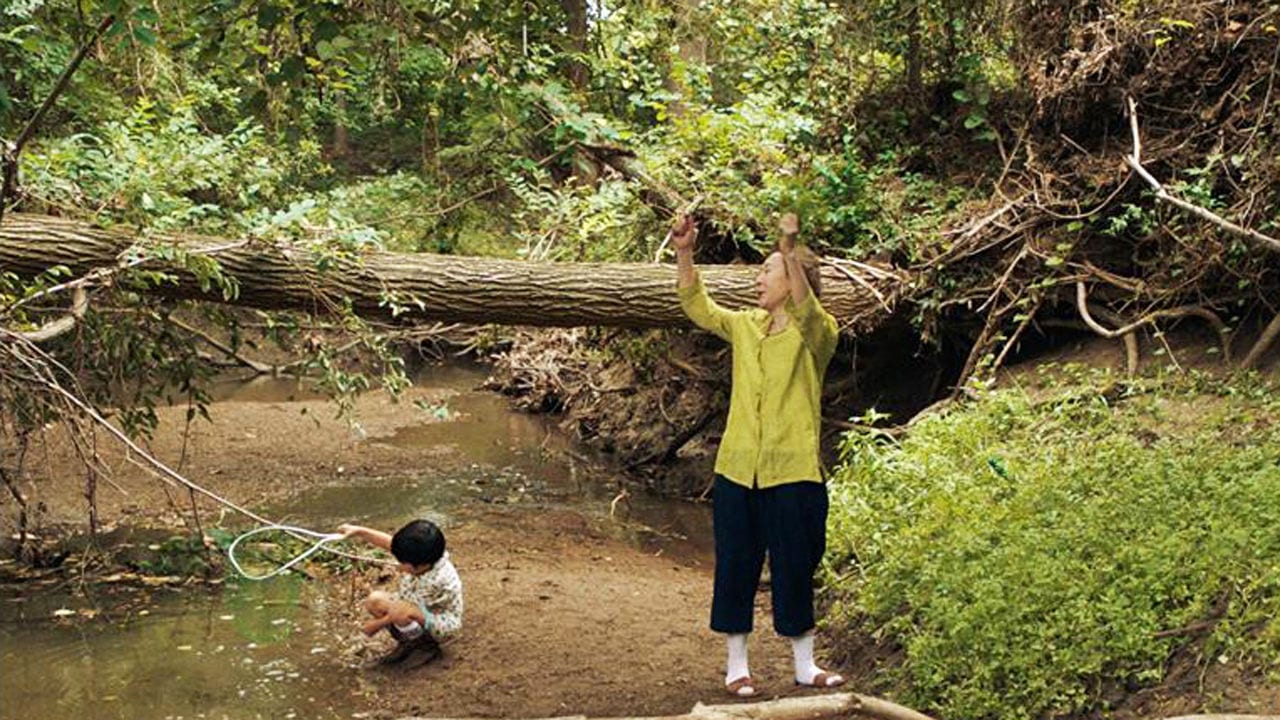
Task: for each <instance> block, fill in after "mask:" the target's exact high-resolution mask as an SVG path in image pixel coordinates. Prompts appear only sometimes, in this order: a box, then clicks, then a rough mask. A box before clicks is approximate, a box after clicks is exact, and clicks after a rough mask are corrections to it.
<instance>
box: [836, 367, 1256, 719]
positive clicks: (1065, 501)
mask: <svg viewBox="0 0 1280 720" xmlns="http://www.w3.org/2000/svg"><path fill="white" fill-rule="evenodd" d="M1081 380H1082V382H1083V384H1081V385H1079V386H1075V387H1071V388H1065V389H1060V392H1058V394H1056V395H1055V396H1054V397H1051V398H1049V399H1047V400H1037V399H1036V398H1035V397H1034V396H1033V395H1031V394H1029V393H1028V392H1026V391H1023V390H1020V389H1010V390H1001V391H995V392H990V393H989V394H986V395H985V396H983V397H982V398H981V399H980V400H978V401H976V402H974V403H972V404H971V405H968V406H966V407H964V408H960V409H956V410H953V411H950V412H945V413H940V414H938V415H935V416H933V417H930V418H928V419H926V420H924V421H922V422H921V423H919V424H918V425H917V426H916V427H915V428H914V429H913V431H912V432H911V434H910V436H909V437H907V438H906V439H904V440H902V441H901V442H893V441H889V440H887V439H885V438H884V437H883V436H876V435H869V434H850V435H848V436H847V437H846V438H845V440H844V443H843V448H842V453H843V463H842V465H841V466H840V468H839V470H838V471H837V472H836V474H835V480H834V482H833V503H832V507H833V512H832V519H831V523H832V533H831V537H832V549H833V554H832V556H831V558H832V560H831V564H830V566H829V567H828V575H827V577H828V580H829V582H831V583H832V584H833V585H834V597H835V602H834V608H833V613H832V615H831V623H832V625H833V629H834V630H835V631H836V632H837V633H838V634H840V635H843V636H845V637H846V638H851V637H852V636H853V635H854V634H862V633H867V634H870V635H871V636H872V637H874V638H876V639H878V640H879V641H882V642H886V643H889V644H891V645H895V646H900V647H901V648H902V649H903V650H904V652H905V662H904V663H903V665H902V666H901V668H900V669H898V670H897V671H896V676H895V679H896V681H897V682H899V683H901V685H902V687H903V688H904V691H905V693H906V695H907V696H908V697H909V702H911V703H912V704H914V705H916V706H920V707H922V708H927V709H928V710H930V711H936V712H937V713H938V714H939V715H942V716H944V717H949V718H1037V717H1044V716H1046V715H1053V714H1061V713H1072V712H1079V711H1083V710H1094V709H1098V708H1100V707H1102V706H1104V705H1105V702H1104V700H1103V699H1102V688H1105V687H1109V686H1115V685H1117V684H1119V685H1121V686H1125V687H1129V688H1132V687H1133V686H1135V685H1142V684H1150V683H1153V682H1155V681H1157V680H1159V679H1160V678H1161V676H1162V673H1163V663H1164V662H1165V660H1166V659H1167V658H1168V657H1169V655H1170V653H1171V651H1172V650H1173V649H1174V648H1175V647H1176V646H1178V645H1179V644H1182V643H1187V642H1192V640H1189V639H1188V637H1185V636H1181V635H1172V636H1170V635H1168V634H1166V635H1158V633H1160V631H1166V630H1175V629H1178V628H1184V627H1186V626H1188V625H1190V624H1192V623H1194V622H1197V621H1200V620H1203V619H1206V618H1211V619H1214V620H1219V622H1217V624H1216V625H1215V626H1214V630H1213V631H1212V633H1211V635H1210V636H1209V638H1208V640H1207V641H1206V642H1207V645H1208V646H1207V647H1206V648H1205V653H1204V656H1205V657H1209V658H1219V659H1220V660H1221V661H1224V662H1226V661H1230V660H1241V659H1242V658H1245V657H1251V658H1255V659H1256V658H1257V657H1262V658H1266V659H1270V660H1272V661H1274V660H1275V659H1276V658H1277V657H1280V641H1278V638H1277V630H1280V623H1277V621H1276V620H1275V618H1276V617H1277V611H1280V573H1278V572H1277V570H1280V566H1277V560H1276V558H1278V557H1280V536H1277V534H1276V533H1275V528H1276V527H1277V523H1278V522H1280V456H1278V454H1277V450H1276V448H1277V447H1280V444H1278V443H1280V426H1278V425H1277V424H1276V420H1275V418H1276V417H1277V411H1278V410H1280V397H1277V396H1276V395H1275V394H1274V391H1273V390H1272V389H1269V388H1264V387H1259V386H1257V385H1254V384H1251V383H1250V382H1247V381H1239V382H1237V383H1235V384H1229V383H1220V382H1215V381H1209V380H1206V379H1204V378H1192V379H1190V380H1180V381H1167V380H1148V381H1143V382H1136V383H1119V382H1116V381H1114V380H1112V379H1111V378H1109V377H1107V376H1105V375H1097V376H1083V377H1082V378H1081ZM1157 391H1158V392H1157ZM1219 614H1220V615H1219Z"/></svg>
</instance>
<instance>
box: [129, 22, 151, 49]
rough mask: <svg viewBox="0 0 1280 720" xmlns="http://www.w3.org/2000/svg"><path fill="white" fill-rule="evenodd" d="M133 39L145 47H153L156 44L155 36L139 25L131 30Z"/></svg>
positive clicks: (149, 30)
mask: <svg viewBox="0 0 1280 720" xmlns="http://www.w3.org/2000/svg"><path fill="white" fill-rule="evenodd" d="M133 39H134V40H137V41H138V42H140V43H142V44H143V45H146V46H147V47H155V44H156V34H155V33H154V32H152V31H151V29H150V28H146V27H143V26H141V25H138V26H137V27H135V28H134V29H133Z"/></svg>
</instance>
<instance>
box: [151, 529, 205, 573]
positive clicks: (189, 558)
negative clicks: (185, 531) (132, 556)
mask: <svg viewBox="0 0 1280 720" xmlns="http://www.w3.org/2000/svg"><path fill="white" fill-rule="evenodd" d="M211 552H212V551H211V550H210V549H208V548H206V547H205V545H204V538H202V537H201V536H200V535H196V534H193V535H178V536H174V537H170V538H167V539H165V540H164V541H162V542H160V543H156V544H155V545H152V546H150V547H148V554H146V555H144V556H143V557H140V558H137V559H136V560H134V561H133V562H132V564H133V566H134V567H136V568H137V569H138V570H141V571H142V572H145V573H147V574H149V575H160V576H169V575H174V576H180V577H189V576H199V575H206V574H209V572H210V570H211V568H210V562H209V560H210V553H211Z"/></svg>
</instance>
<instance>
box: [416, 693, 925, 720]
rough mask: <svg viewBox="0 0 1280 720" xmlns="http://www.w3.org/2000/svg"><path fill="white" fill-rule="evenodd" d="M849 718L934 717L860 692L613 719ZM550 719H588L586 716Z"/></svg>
mask: <svg viewBox="0 0 1280 720" xmlns="http://www.w3.org/2000/svg"><path fill="white" fill-rule="evenodd" d="M830 717H842V718H844V717H848V718H877V720H932V719H931V718H930V717H929V716H928V715H924V714H921V713H918V712H916V711H915V710H912V709H911V708H908V707H903V706H902V705H897V704H895V703H891V702H889V701H888V700H881V699H879V698H873V697H867V696H866V695H859V694H857V693H832V694H830V695H814V696H811V697H798V698H783V699H781V700H768V701H765V702H756V703H739V704H733V705H703V704H702V703H698V704H697V705H695V706H694V707H693V709H692V710H690V711H689V712H688V713H686V714H684V715H669V716H665V717H648V718H610V720H817V719H818V718H830ZM400 720H443V719H442V718H430V719H428V718H417V717H406V718H401V719H400ZM550 720H588V718H586V717H585V716H583V715H576V716H572V717H561V718H552V719H550Z"/></svg>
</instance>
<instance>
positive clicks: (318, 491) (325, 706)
mask: <svg viewBox="0 0 1280 720" xmlns="http://www.w3.org/2000/svg"><path fill="white" fill-rule="evenodd" d="M483 377H484V375H483V371H482V370H480V369H477V368H467V367H456V366H453V367H441V368H434V369H431V370H428V371H426V372H425V373H424V374H423V375H422V376H421V377H419V378H418V380H417V382H418V384H419V385H425V386H427V387H431V388H439V389H447V390H451V391H454V394H452V395H450V396H449V399H448V400H447V401H446V402H445V403H443V404H441V405H440V406H438V407H432V408H424V409H425V410H426V411H427V414H429V415H430V416H431V420H432V421H431V422H424V423H423V424H421V425H410V426H406V427H404V428H402V429H401V430H400V431H399V432H397V433H396V434H395V435H393V436H391V437H389V438H382V439H380V440H379V442H388V443H391V444H398V445H405V446H413V447H447V448H450V449H451V450H450V451H449V452H445V453H442V454H441V457H442V458H445V459H444V460H442V461H441V462H439V463H434V464H433V466H432V467H424V468H422V469H421V472H420V473H417V474H416V475H414V476H412V477H411V478H409V479H394V480H390V479H386V478H380V477H359V476H346V477H343V478H342V481H341V482H335V483H330V484H326V485H322V486H319V487H316V488H314V489H313V490H311V491H308V492H307V493H306V494H305V495H304V496H303V497H299V498H296V499H294V500H292V501H290V502H289V503H287V504H284V505H279V506H276V507H268V508H260V510H262V512H263V513H264V514H266V515H267V516H268V517H276V518H283V519H286V520H287V521H289V522H294V523H296V524H299V525H304V526H308V527H320V528H328V527H333V525H334V524H335V523H337V522H340V521H343V520H347V519H350V518H351V516H352V509H353V508H359V517H360V519H361V521H363V522H365V523H367V524H371V525H374V526H381V527H395V526H397V525H398V524H399V523H401V522H403V521H405V520H407V519H410V518H412V517H415V516H427V517H433V518H435V519H436V520H437V521H439V522H441V523H442V524H443V525H444V526H445V527H446V528H447V527H448V525H449V523H450V522H451V519H452V518H453V517H455V516H456V515H457V514H458V513H460V512H463V511H465V509H466V508H468V507H472V506H477V505H493V504H501V505H507V506H516V507H519V506H528V507H529V508H530V509H535V508H537V507H545V506H548V505H550V506H561V507H565V506H567V507H573V508H576V509H578V510H579V511H581V512H583V513H586V514H589V515H593V516H596V517H607V516H609V513H610V510H611V509H613V510H615V511H617V513H618V515H619V516H620V517H621V516H625V518H626V521H625V522H616V523H612V524H611V525H610V526H611V527H613V528H614V529H615V531H616V532H617V533H618V534H619V536H620V537H625V538H627V539H629V540H630V541H631V542H633V543H635V544H636V545H637V546H638V548H640V549H642V550H643V551H646V552H656V551H659V550H660V551H662V552H666V553H667V554H668V557H672V558H679V557H681V556H685V557H700V558H704V559H705V557H706V554H707V547H706V545H705V543H706V542H707V541H708V540H709V538H710V536H711V533H710V529H709V520H708V513H707V510H706V508H705V507H702V506H696V505H691V504H688V503H681V502H673V501H662V500H657V499H652V498H644V497H636V496H635V495H634V494H633V495H632V496H630V497H628V498H627V499H626V500H625V501H624V502H619V503H613V502H612V500H613V498H614V497H615V496H616V494H617V491H618V486H617V483H616V481H615V480H612V479H611V478H610V477H609V475H608V474H607V472H606V471H604V470H602V467H603V466H602V465H601V464H600V463H598V462H593V461H592V460H591V459H590V458H586V457H583V455H582V452H581V451H580V450H576V449H575V448H574V447H573V445H572V443H571V442H570V441H569V440H568V439H566V438H565V437H564V436H563V434H562V433H560V432H559V431H558V430H557V429H556V428H555V427H554V426H553V425H551V424H550V423H549V422H548V421H547V420H546V419H544V418H539V417H534V416H528V415H523V414H520V413H515V412H512V411H510V410H508V409H507V407H506V402H505V400H504V399H503V398H501V397H499V396H496V395H493V394H491V393H487V392H483V391H478V390H475V389H474V388H475V387H476V385H478V384H479V383H480V382H481V381H482V380H483ZM215 396H216V398H217V399H216V402H218V403H236V402H259V403H288V402H290V401H295V400H306V399H314V398H315V394H314V393H312V392H310V391H308V390H307V389H306V388H305V386H299V385H298V384H297V383H296V382H295V381H292V380H286V379H265V380H264V379H259V380H255V381H253V382H249V383H240V382H234V383H224V384H220V385H219V387H218V388H217V389H216V395H215ZM215 417H217V414H216V413H215ZM406 497H412V498H414V505H411V506H406V504H405V502H404V499H405V498H406ZM315 585H316V584H313V583H306V582H302V581H300V580H299V579H297V578H296V577H290V576H284V577H280V578H276V579H273V580H270V581H267V582H246V581H239V582H237V581H234V579H228V582H227V583H226V585H225V586H224V587H222V588H220V589H215V590H209V589H206V588H205V587H203V586H191V587H185V588H164V587H157V588H154V589H139V588H137V587H136V586H126V585H123V584H122V585H120V586H117V587H112V586H106V587H101V588H98V589H90V590H88V592H89V593H90V597H89V598H87V599H86V598H85V597H84V596H83V595H82V594H73V593H72V592H70V590H69V589H67V588H63V589H61V590H59V589H56V588H55V589H53V590H51V591H49V592H44V593H40V594H36V595H31V594H29V593H28V594H26V595H25V596H23V597H0V718H5V719H7V718H13V719H14V720H17V719H18V718H22V719H23V720H26V719H29V718H77V719H81V718H83V719H89V718H165V719H168V718H183V719H188V718H211V719H216V718H237V719H238V718H286V719H288V718H352V717H362V716H363V715H362V710H361V708H362V707H367V703H366V702H364V699H365V697H366V694H367V693H370V692H372V691H373V690H372V688H370V687H367V686H366V685H365V683H364V682H362V675H361V673H360V672H358V671H355V670H352V669H351V668H350V667H347V665H346V662H347V661H344V660H343V659H342V658H341V657H340V650H341V646H342V644H343V643H346V642H349V630H350V629H349V628H330V627H325V626H323V623H322V622H321V621H320V618H323V617H326V616H329V614H328V613H326V612H323V611H322V610H323V609H324V608H323V606H324V605H325V604H326V603H344V604H351V603H354V602H355V601H356V598H355V597H347V595H348V593H346V592H342V591H339V592H338V593H334V592H333V590H332V588H317V587H315ZM325 590H327V593H326V592H322V591H325ZM86 614H92V615H93V616H92V617H86ZM59 616H61V617H59ZM51 618H54V619H52V620H51Z"/></svg>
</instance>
